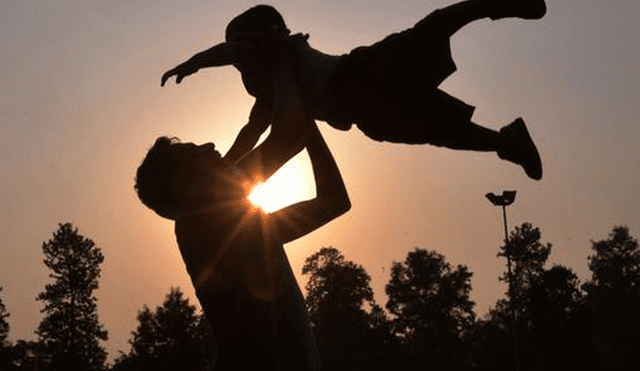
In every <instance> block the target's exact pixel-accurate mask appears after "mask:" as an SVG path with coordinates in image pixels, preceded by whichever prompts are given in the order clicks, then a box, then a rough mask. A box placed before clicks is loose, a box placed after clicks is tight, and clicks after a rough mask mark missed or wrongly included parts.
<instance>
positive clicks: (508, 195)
mask: <svg viewBox="0 0 640 371" xmlns="http://www.w3.org/2000/svg"><path fill="white" fill-rule="evenodd" d="M485 197H487V199H488V200H489V201H491V203H492V204H493V205H494V206H502V218H503V220H504V243H505V250H507V251H508V249H509V230H508V228H507V206H509V205H511V204H512V203H513V202H514V201H515V200H516V191H503V192H502V194H501V195H495V194H493V193H487V194H486V195H485ZM505 255H506V256H507V274H508V275H509V282H508V284H509V300H511V306H510V307H511V311H510V312H511V313H510V317H511V334H512V337H513V358H514V362H515V366H516V367H515V369H516V371H520V350H519V347H518V331H517V330H516V313H515V308H514V304H515V303H514V301H515V300H514V298H515V296H514V295H513V285H512V284H511V278H512V275H511V257H510V256H509V253H507V254H505Z"/></svg>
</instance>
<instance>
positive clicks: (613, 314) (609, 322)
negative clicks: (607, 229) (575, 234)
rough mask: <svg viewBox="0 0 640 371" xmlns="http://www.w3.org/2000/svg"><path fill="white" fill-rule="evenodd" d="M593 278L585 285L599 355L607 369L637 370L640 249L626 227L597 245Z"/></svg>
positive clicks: (591, 263)
mask: <svg viewBox="0 0 640 371" xmlns="http://www.w3.org/2000/svg"><path fill="white" fill-rule="evenodd" d="M592 249H593V252H594V255H591V256H590V257H589V269H590V270H591V272H592V278H591V280H590V281H589V282H587V283H585V285H584V289H585V291H586V292H587V305H588V307H589V309H590V313H591V319H592V322H593V324H594V330H595V336H594V343H595V344H594V345H595V351H596V352H597V353H598V354H599V355H600V356H601V358H602V360H603V362H604V365H605V368H606V369H610V370H614V369H615V370H632V369H633V370H635V369H637V367H638V365H639V364H640V353H639V352H638V349H640V248H639V247H638V240H637V239H635V238H633V237H632V236H631V235H630V234H629V228H628V227H626V226H616V227H614V228H613V231H612V232H611V233H610V234H609V237H608V238H607V239H605V240H602V241H597V242H593V241H592Z"/></svg>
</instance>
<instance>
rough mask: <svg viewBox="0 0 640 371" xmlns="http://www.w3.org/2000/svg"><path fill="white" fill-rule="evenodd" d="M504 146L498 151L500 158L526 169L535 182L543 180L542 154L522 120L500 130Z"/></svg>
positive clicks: (518, 119) (517, 120)
mask: <svg viewBox="0 0 640 371" xmlns="http://www.w3.org/2000/svg"><path fill="white" fill-rule="evenodd" d="M500 136H501V137H502V141H503V143H504V145H503V146H502V148H501V149H500V150H498V157H500V158H501V159H504V160H507V161H511V162H513V163H516V164H518V165H520V166H522V167H523V168H524V171H525V173H527V175H528V176H529V177H530V178H532V179H535V180H540V179H541V178H542V162H541V161H540V154H539V153H538V150H537V149H536V145H535V144H534V143H533V140H532V139H531V136H530V135H529V131H528V130H527V127H526V126H525V124H524V121H523V120H522V118H517V119H516V120H515V121H514V122H512V123H511V124H509V125H507V126H505V127H503V128H502V129H500Z"/></svg>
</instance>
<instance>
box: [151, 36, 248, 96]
mask: <svg viewBox="0 0 640 371" xmlns="http://www.w3.org/2000/svg"><path fill="white" fill-rule="evenodd" d="M248 47H250V46H249V45H248V44H247V43H243V42H224V43H221V44H218V45H216V46H214V47H212V48H209V49H207V50H204V51H201V52H200V53H197V54H196V55H194V56H193V57H191V58H189V59H188V60H187V61H186V62H184V63H181V64H179V65H177V66H176V67H174V68H172V69H170V70H169V71H167V72H165V73H164V74H163V75H162V79H161V80H160V86H164V84H165V83H166V82H167V80H168V79H169V78H170V77H172V76H175V77H176V84H179V83H180V82H181V81H182V79H183V78H185V77H187V76H189V75H191V74H194V73H196V72H198V70H199V69H201V68H206V67H220V66H228V65H231V64H234V63H236V62H238V60H239V58H240V56H241V53H242V52H243V50H245V48H248Z"/></svg>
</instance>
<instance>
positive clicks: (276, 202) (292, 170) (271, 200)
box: [247, 160, 313, 213]
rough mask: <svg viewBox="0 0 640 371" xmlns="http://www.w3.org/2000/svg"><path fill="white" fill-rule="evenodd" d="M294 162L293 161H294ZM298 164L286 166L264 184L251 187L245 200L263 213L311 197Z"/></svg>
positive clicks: (310, 191) (310, 190) (311, 193)
mask: <svg viewBox="0 0 640 371" xmlns="http://www.w3.org/2000/svg"><path fill="white" fill-rule="evenodd" d="M294 162H295V160H294ZM301 167H302V166H299V164H287V165H285V166H284V167H283V168H281V169H280V170H278V171H277V172H276V173H275V174H274V175H273V176H272V177H271V178H269V179H268V180H267V181H266V182H264V183H258V184H257V185H255V186H254V187H253V189H252V190H251V192H250V193H249V196H247V198H248V199H249V201H250V202H251V203H252V204H253V205H255V206H257V207H260V208H261V209H262V210H264V211H265V212H268V213H270V212H273V211H276V210H279V209H281V208H283V207H285V206H288V205H290V204H292V203H294V202H298V201H301V200H304V199H309V198H311V197H313V191H312V188H311V186H310V184H309V181H308V177H307V176H304V175H306V174H301V173H304V171H301V170H302V169H301Z"/></svg>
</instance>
